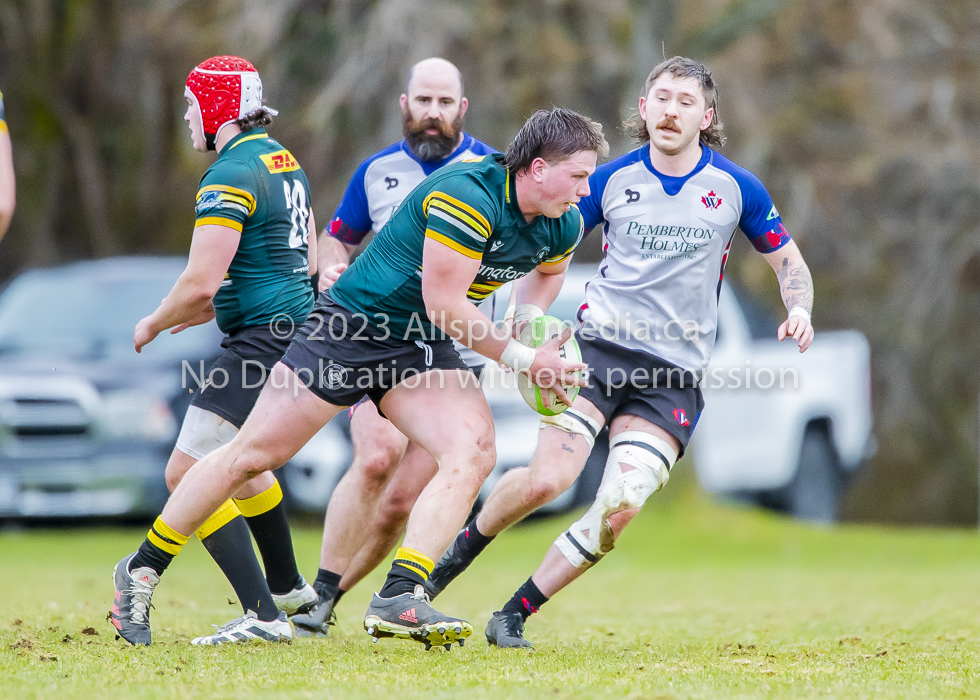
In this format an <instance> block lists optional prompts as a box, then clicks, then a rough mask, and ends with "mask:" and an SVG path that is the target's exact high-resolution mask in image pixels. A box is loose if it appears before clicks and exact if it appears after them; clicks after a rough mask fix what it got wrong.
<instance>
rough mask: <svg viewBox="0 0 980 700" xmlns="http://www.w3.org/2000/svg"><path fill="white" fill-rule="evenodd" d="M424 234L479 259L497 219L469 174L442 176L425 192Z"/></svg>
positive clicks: (494, 209) (492, 205)
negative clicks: (426, 193)
mask: <svg viewBox="0 0 980 700" xmlns="http://www.w3.org/2000/svg"><path fill="white" fill-rule="evenodd" d="M422 211H423V212H424V213H425V216H426V217H427V218H426V228H425V237H426V238H431V239H433V240H436V241H439V242H440V243H442V244H444V245H447V246H449V247H450V248H452V249H453V250H455V251H457V252H459V253H462V254H463V255H465V256H466V257H468V258H473V259H475V260H481V259H482V258H483V250H484V249H485V248H486V246H487V239H488V238H490V234H491V233H493V227H494V222H495V221H496V220H497V215H498V214H497V205H496V204H495V202H494V201H493V199H492V198H491V197H490V195H489V193H487V191H486V190H485V189H483V188H482V187H480V186H479V185H478V184H477V183H476V182H474V181H473V180H472V179H471V178H470V177H468V176H465V175H458V176H455V177H446V178H443V179H442V180H441V181H440V182H439V183H438V184H436V185H435V186H434V187H433V188H432V189H431V190H430V191H429V193H428V195H426V197H425V200H424V201H423V204H422Z"/></svg>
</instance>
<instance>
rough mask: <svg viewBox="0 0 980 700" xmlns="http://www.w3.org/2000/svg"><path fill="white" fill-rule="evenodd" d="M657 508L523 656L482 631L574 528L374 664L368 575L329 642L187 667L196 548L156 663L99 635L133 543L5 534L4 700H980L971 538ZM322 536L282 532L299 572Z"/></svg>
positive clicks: (235, 653)
mask: <svg viewBox="0 0 980 700" xmlns="http://www.w3.org/2000/svg"><path fill="white" fill-rule="evenodd" d="M671 488H673V491H672V493H670V494H669V495H668V494H658V495H657V496H656V497H654V498H653V499H652V500H651V503H650V504H648V506H647V509H646V511H645V512H644V513H643V514H641V516H640V517H639V518H638V519H637V520H636V521H635V523H634V524H633V525H632V526H631V528H630V529H629V530H628V531H627V533H626V534H625V535H624V536H623V538H622V540H621V541H620V545H619V547H618V548H617V550H616V551H615V552H614V553H613V554H612V555H610V556H609V557H607V558H606V559H605V560H604V561H603V562H602V563H601V564H600V565H599V566H598V567H596V568H595V569H594V570H592V571H591V572H589V573H588V574H587V575H586V576H585V577H583V578H582V579H581V580H580V581H578V582H576V583H575V584H573V586H572V587H570V588H569V589H567V590H566V591H565V592H564V593H563V594H562V595H560V596H558V597H557V598H556V599H555V600H553V601H551V602H550V603H548V605H547V606H545V607H544V609H543V611H542V612H541V613H539V614H538V615H536V616H534V618H532V619H531V620H530V622H529V624H528V628H527V636H528V637H529V638H530V639H532V640H533V641H534V642H535V644H536V648H535V649H534V650H533V651H531V652H515V651H502V650H498V649H490V648H488V647H487V646H486V645H485V644H484V642H483V635H482V630H483V627H484V625H485V624H486V620H487V618H488V617H489V615H490V613H492V612H493V611H494V610H496V609H498V608H499V607H500V606H501V605H502V604H503V602H504V601H505V600H506V599H507V598H508V597H509V596H510V594H511V592H512V591H513V590H514V589H515V588H516V587H517V586H518V585H519V584H520V583H521V582H522V581H524V579H525V578H526V577H527V576H528V575H529V574H530V573H531V571H533V569H534V567H535V566H536V565H537V563H538V561H539V559H540V557H541V556H542V555H543V553H544V551H545V549H546V548H547V547H548V545H549V544H550V542H551V541H552V540H553V539H554V537H555V536H556V534H557V533H558V532H560V531H561V529H562V528H563V527H565V526H567V524H568V522H569V521H570V520H572V519H573V518H574V515H573V516H566V517H564V518H561V519H552V520H544V521H537V522H534V523H532V524H530V525H527V526H523V527H519V528H517V529H515V530H512V531H510V532H508V533H505V534H504V535H503V536H501V537H500V538H498V540H497V541H496V542H495V543H494V544H493V545H491V547H490V549H488V551H487V553H486V554H485V555H484V556H483V557H482V558H481V559H480V560H478V561H477V563H476V564H474V566H473V567H472V568H471V569H470V570H469V571H468V572H467V573H466V574H464V576H463V577H461V578H460V579H459V581H458V582H457V583H456V584H455V585H454V586H453V587H451V588H450V589H449V590H448V591H447V592H446V593H445V594H444V595H443V596H442V597H441V598H440V600H439V603H440V609H442V610H445V611H447V612H450V613H453V614H458V615H461V616H463V617H466V618H468V619H469V620H470V621H471V622H473V624H474V627H475V628H476V630H477V632H476V634H475V635H474V638H473V639H472V641H471V642H470V644H469V645H467V646H466V647H464V648H462V649H460V648H459V647H455V648H454V649H453V651H452V652H450V653H447V652H444V651H442V650H433V651H431V652H424V651H423V650H422V647H421V646H419V645H416V644H414V643H409V642H396V641H392V640H383V641H382V642H381V643H379V644H377V645H375V644H372V643H371V641H370V638H369V637H368V636H367V635H366V634H365V633H364V632H363V630H362V628H361V616H362V615H363V612H364V609H365V607H366V605H367V600H368V597H369V596H370V594H371V591H372V590H375V589H376V588H377V586H378V585H379V584H380V582H381V580H382V578H383V572H380V571H379V572H375V574H374V575H373V576H372V577H371V578H370V579H369V580H368V581H367V582H365V583H364V584H362V585H361V586H360V587H358V588H356V589H355V590H354V591H352V592H351V593H350V594H348V596H347V597H346V598H345V599H344V601H343V602H342V603H341V605H340V610H339V615H340V621H339V626H338V627H337V628H335V629H334V631H333V632H332V638H331V639H330V640H328V641H311V640H298V641H296V642H294V643H293V644H292V645H289V646H287V645H281V646H279V645H277V646H271V645H268V646H263V645H248V646H237V647H220V648H211V649H197V648H192V647H191V646H190V645H189V643H188V642H189V640H190V638H191V637H193V636H196V635H198V634H202V633H205V632H206V631H208V630H209V629H211V628H210V625H211V624H220V623H223V622H226V621H227V620H228V619H230V618H232V617H234V616H235V615H236V614H238V608H237V607H234V606H232V605H229V601H228V599H227V597H228V596H231V595H232V594H231V588H230V586H229V585H228V584H227V583H226V582H225V581H224V580H223V578H222V577H221V575H220V574H219V572H218V571H217V569H216V567H215V566H214V565H213V564H212V563H211V562H210V560H209V559H208V558H207V555H206V553H205V552H204V550H203V548H202V547H201V546H200V545H199V544H198V543H193V544H191V545H190V546H188V547H187V550H186V551H185V552H184V553H183V554H182V555H181V556H180V558H179V559H178V560H177V561H176V562H175V563H174V565H173V566H172V567H171V569H170V571H169V572H168V573H167V575H166V577H165V578H164V581H163V582H162V584H161V585H160V587H159V588H158V589H157V593H156V595H155V598H154V603H155V605H156V610H155V611H154V612H153V615H152V622H153V629H154V645H153V646H152V647H151V648H149V649H134V648H131V647H129V646H128V645H126V644H124V643H123V642H121V641H114V639H113V637H114V635H113V629H112V628H111V626H110V625H109V624H108V623H107V622H106V620H105V616H106V611H107V610H108V608H109V605H110V601H111V596H112V585H111V581H110V572H111V570H112V566H113V564H114V563H115V562H116V561H117V560H118V559H119V558H120V557H121V556H122V555H124V554H126V553H127V552H129V551H131V550H133V549H135V547H136V546H137V545H138V544H139V541H140V539H141V537H142V535H143V530H142V529H119V530H112V529H106V530H102V529H100V530H95V529H78V530H64V531H54V530H47V531H29V532H5V533H3V534H0V696H2V697H4V698H6V697H11V698H33V697H38V698H55V697H57V698H76V697H78V698H91V697H101V698H110V697H128V698H132V697H160V698H171V697H215V698H218V697H220V698H253V697H279V696H282V697H287V696H288V697H300V698H304V697H327V698H362V697H363V698H449V697H464V696H465V697H467V698H515V697H519V698H538V697H542V698H544V697H546V698H580V697H581V698H586V697H615V698H660V699H666V698H742V697H745V698H748V697H752V698H754V697H769V698H811V697H840V698H961V697H962V698H966V697H973V698H976V697H978V696H980V678H978V672H977V668H978V664H980V643H978V640H980V602H978V601H980V538H978V537H977V534H976V533H974V532H972V531H953V530H909V529H888V528H872V527H856V526H847V527H840V528H834V529H814V528H810V527H806V526H803V525H800V524H798V523H795V522H792V521H789V520H786V519H782V518H777V517H774V516H771V515H765V514H761V513H758V512H755V511H751V510H743V509H738V508H733V507H729V506H725V505H721V504H717V503H715V502H712V501H711V500H709V499H707V498H706V497H704V496H702V495H700V494H699V493H698V492H697V491H696V489H695V488H694V487H693V486H691V485H690V484H687V485H685V484H676V488H675V484H671ZM669 490H670V489H668V491H669ZM319 536H320V533H319V531H318V529H317V528H316V527H314V526H302V527H297V528H296V532H295V540H296V549H297V555H298V557H299V558H300V562H301V564H302V565H303V568H304V569H305V571H306V572H307V573H312V572H315V564H316V559H317V552H318V549H319Z"/></svg>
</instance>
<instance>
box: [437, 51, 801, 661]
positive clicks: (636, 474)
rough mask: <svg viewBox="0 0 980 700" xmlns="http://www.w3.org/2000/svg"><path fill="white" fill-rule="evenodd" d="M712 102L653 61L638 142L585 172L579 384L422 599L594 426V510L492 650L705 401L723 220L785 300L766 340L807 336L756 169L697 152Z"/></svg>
mask: <svg viewBox="0 0 980 700" xmlns="http://www.w3.org/2000/svg"><path fill="white" fill-rule="evenodd" d="M716 104H717V93H716V90H715V85H714V81H713V80H712V78H711V74H710V73H709V72H708V70H707V69H706V68H705V67H704V66H703V65H701V64H700V63H697V62H695V61H692V60H690V59H687V58H681V57H674V58H671V59H668V60H666V61H664V62H663V63H661V64H659V65H658V66H657V67H656V68H654V70H653V71H652V72H651V73H650V76H649V77H648V78H647V81H646V85H645V88H644V92H643V95H642V96H641V97H640V100H639V114H638V116H637V117H634V119H633V120H631V122H630V123H628V124H627V125H628V126H629V127H630V128H631V132H632V135H634V136H636V137H637V138H638V139H639V140H640V141H641V142H642V146H641V147H640V148H638V149H637V150H634V151H632V152H630V153H627V154H626V155H624V156H621V157H620V158H617V159H616V160H613V161H611V162H609V163H606V164H603V165H601V166H600V167H598V168H597V169H596V172H595V173H594V174H593V175H592V177H591V178H590V183H589V184H590V188H591V190H592V193H591V195H590V196H589V197H588V198H586V199H583V200H582V201H581V202H580V204H579V206H580V208H581V210H582V215H583V217H584V219H585V226H586V228H587V229H588V228H590V227H592V226H594V225H597V224H600V223H601V224H602V231H603V251H604V257H603V260H602V262H601V263H600V266H599V270H598V273H597V274H596V275H595V277H593V278H592V279H591V280H590V281H589V283H588V285H587V286H586V293H585V302H584V303H583V304H582V307H581V309H580V312H579V319H580V320H581V321H582V326H581V327H580V328H579V329H578V331H577V337H578V339H579V344H580V347H581V349H582V359H583V361H585V362H586V363H588V365H589V369H590V380H589V386H588V387H585V388H583V389H582V390H581V391H580V392H579V394H578V397H577V398H576V399H575V401H574V403H573V404H572V407H571V408H570V409H569V410H567V411H566V412H565V413H563V414H561V415H559V416H556V417H554V418H545V419H543V420H542V426H541V428H542V429H541V432H540V436H539V438H538V447H537V450H536V452H535V455H534V458H533V459H532V462H531V464H530V466H529V467H527V468H524V469H514V470H511V471H509V472H508V473H507V474H506V475H504V477H503V478H502V479H501V480H500V481H499V482H498V484H497V486H496V487H495V488H494V491H493V493H492V494H491V495H490V497H489V498H488V499H487V502H486V504H485V505H484V507H483V509H482V510H481V512H480V513H479V515H478V516H477V517H476V518H474V519H473V521H471V522H470V523H469V524H468V525H467V526H466V527H465V528H464V529H463V531H462V532H461V533H460V534H459V536H458V537H457V538H456V540H455V541H454V543H453V544H452V545H451V546H450V548H449V551H447V552H446V554H445V555H444V556H443V558H442V559H441V560H440V561H439V563H438V564H437V566H436V568H435V569H434V570H433V572H432V574H431V575H430V576H429V580H428V582H427V586H426V587H427V590H428V592H429V595H430V596H431V597H433V598H434V597H435V596H436V595H438V594H439V593H440V592H441V591H442V590H443V589H444V588H445V587H446V585H448V583H449V582H450V581H451V580H453V578H455V577H456V576H458V575H459V574H460V573H462V571H463V570H464V569H465V568H466V567H467V566H468V565H469V564H470V562H472V561H473V559H474V558H475V557H476V556H477V555H478V554H479V553H480V552H481V551H482V550H483V548H485V547H486V546H487V544H489V542H490V541H491V540H492V539H493V537H494V536H496V535H497V533H499V532H500V531H501V530H503V529H504V528H505V527H507V526H508V525H511V524H512V523H515V522H517V521H518V520H520V519H521V518H523V517H524V516H526V515H527V514H528V513H530V512H531V511H533V510H535V509H536V508H538V507H539V506H541V505H543V504H545V503H547V502H548V501H550V500H551V499H553V498H554V497H555V496H557V495H558V494H560V493H562V492H563V491H564V490H565V489H566V488H568V487H569V486H570V485H571V484H572V482H573V481H574V480H575V478H576V477H577V476H578V474H579V473H580V472H581V470H582V468H583V467H584V465H585V462H586V459H587V458H588V456H589V452H590V451H591V449H592V446H593V442H594V440H595V436H596V435H597V434H598V432H599V431H600V430H601V429H602V428H603V427H604V426H606V425H608V426H609V436H610V438H609V444H610V450H609V457H608V460H607V462H606V467H605V472H604V474H603V477H602V482H601V484H600V486H599V490H598V493H597V494H596V500H595V502H594V503H593V505H592V507H591V508H590V509H589V510H588V511H587V512H586V514H585V515H584V516H583V517H582V518H580V519H579V520H578V521H577V522H575V523H574V524H573V525H572V526H571V527H570V528H569V529H568V530H567V531H566V532H564V533H562V534H561V535H560V536H559V537H558V539H557V540H556V541H555V543H554V545H553V546H552V547H551V549H550V550H549V551H548V554H547V555H546V556H545V559H544V561H543V562H542V564H541V566H540V567H539V568H538V570H537V571H536V572H535V573H534V575H533V576H532V577H531V578H529V579H528V580H527V581H526V582H525V583H524V584H523V585H522V586H521V587H520V588H519V589H518V590H517V592H516V593H515V594H514V596H513V597H512V598H511V600H510V601H508V602H507V604H506V605H504V606H503V608H502V609H501V610H500V611H499V612H496V613H494V615H493V617H492V619H491V620H490V623H489V624H488V626H487V641H488V642H489V643H490V644H495V645H497V646H502V647H529V646H531V644H530V642H528V641H527V640H525V639H524V637H523V630H524V622H525V621H526V620H527V618H528V616H529V615H531V614H532V613H534V612H537V610H538V608H540V607H541V605H543V604H544V603H545V601H547V600H548V599H549V598H550V597H552V596H553V595H555V593H557V592H558V591H559V590H561V589H562V588H564V587H565V586H567V585H568V584H569V583H571V582H572V581H573V580H575V579H576V578H578V577H579V576H580V575H582V573H583V572H585V571H586V570H587V569H588V568H589V567H591V566H593V565H594V564H595V563H596V562H598V561H599V559H601V558H602V557H603V556H604V555H605V554H607V553H608V552H610V551H611V550H612V549H613V546H614V543H615V540H616V538H617V537H618V536H619V534H620V533H621V532H622V530H623V528H624V527H625V526H626V524H627V523H628V522H629V521H630V520H631V519H632V518H633V517H634V516H635V515H636V514H637V513H638V512H639V509H640V507H641V506H642V505H643V503H644V502H645V501H646V500H647V498H648V497H649V496H650V495H651V494H653V493H654V492H656V491H658V490H659V489H660V488H661V487H662V486H663V485H664V484H665V483H667V479H668V478H669V476H670V469H671V467H672V466H673V465H674V463H675V462H676V460H677V459H679V458H680V457H681V456H682V455H683V454H684V448H685V447H686V446H687V444H688V442H689V440H690V438H691V433H692V431H693V430H694V426H695V424H696V423H697V419H698V415H699V414H700V412H701V409H702V408H703V406H704V403H703V400H702V397H701V390H700V388H699V380H700V378H701V376H703V371H704V369H705V367H706V366H707V364H708V360H709V358H710V356H711V350H712V348H713V346H714V340H715V329H716V322H717V305H718V294H719V292H720V287H721V280H722V276H723V274H724V268H725V262H726V260H727V257H728V252H729V249H730V248H731V244H732V240H733V237H734V235H735V231H736V229H741V230H742V232H743V233H744V234H745V235H746V236H747V237H748V239H749V240H750V241H751V242H752V244H753V246H754V247H755V249H756V250H757V251H759V252H760V253H762V254H763V256H764V257H765V258H766V260H767V261H768V262H769V264H770V265H771V266H772V268H773V270H775V272H776V275H777V278H778V280H779V285H780V292H781V294H782V298H783V303H784V304H785V305H786V309H787V318H786V320H785V321H784V322H783V323H782V324H781V325H780V326H779V328H778V329H777V331H776V334H777V337H778V338H779V340H784V339H786V338H793V340H795V341H796V342H797V343H798V345H799V348H800V352H803V351H804V350H806V349H807V348H808V347H809V346H810V343H811V342H812V340H813V327H812V326H811V325H810V312H811V310H812V307H813V284H812V281H811V278H810V272H809V270H808V269H807V266H806V263H805V262H804V261H803V257H802V255H801V254H800V251H799V249H798V248H797V246H796V243H795V242H793V241H792V240H791V239H790V237H789V234H788V233H787V232H786V229H785V228H784V226H783V223H782V220H781V218H780V216H779V213H778V212H777V211H776V208H775V206H773V203H772V199H771V198H770V197H769V194H768V193H767V192H766V190H765V188H764V187H763V186H762V183H761V182H760V181H759V180H758V178H756V177H755V176H754V175H752V173H750V172H748V171H747V170H744V169H743V168H740V167H739V166H737V165H735V164H734V163H732V162H731V161H729V160H728V159H726V158H725V157H723V156H722V155H721V154H719V153H718V152H716V151H714V150H712V149H711V148H710V146H715V147H718V146H721V145H722V144H723V143H724V140H723V137H722V133H721V123H720V121H719V119H718V115H717V111H716ZM648 142H649V145H648ZM518 312H519V316H518V317H519V318H521V316H523V317H524V318H527V317H529V316H533V315H534V314H539V313H541V311H540V310H535V309H523V310H521V309H519V310H518ZM518 330H519V329H518Z"/></svg>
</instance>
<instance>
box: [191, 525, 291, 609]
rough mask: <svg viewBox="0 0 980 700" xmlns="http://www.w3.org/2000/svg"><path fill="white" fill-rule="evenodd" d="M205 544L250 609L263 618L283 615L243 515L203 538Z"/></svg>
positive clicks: (237, 593) (245, 605) (236, 592)
mask: <svg viewBox="0 0 980 700" xmlns="http://www.w3.org/2000/svg"><path fill="white" fill-rule="evenodd" d="M201 544H203V545H204V548H205V549H207V550H208V553H209V554H210V555H211V557H212V558H213V559H214V561H215V562H216V563H217V564H218V567H219V568H220V569H221V571H222V573H223V574H224V575H225V576H226V577H227V578H228V581H229V583H231V587H232V588H234V589H235V595H237V596H238V601H239V602H240V603H241V604H242V607H243V608H244V609H245V610H246V611H249V610H252V611H254V612H255V614H256V615H257V616H258V618H259V619H260V620H264V621H266V622H268V621H269V620H275V619H276V618H277V617H278V616H279V611H278V610H277V609H276V603H275V601H274V600H273V599H272V594H271V593H270V592H269V587H268V585H267V584H266V582H265V576H264V575H263V574H262V567H260V566H259V560H258V559H256V558H255V550H254V549H252V538H251V537H250V536H249V534H248V525H246V524H245V518H243V517H242V516H240V515H239V516H237V517H235V518H232V519H231V520H229V521H228V523H226V524H225V525H223V526H222V527H219V528H218V529H217V530H215V531H214V532H212V533H211V534H210V535H208V536H207V537H205V538H204V539H203V540H201Z"/></svg>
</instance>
